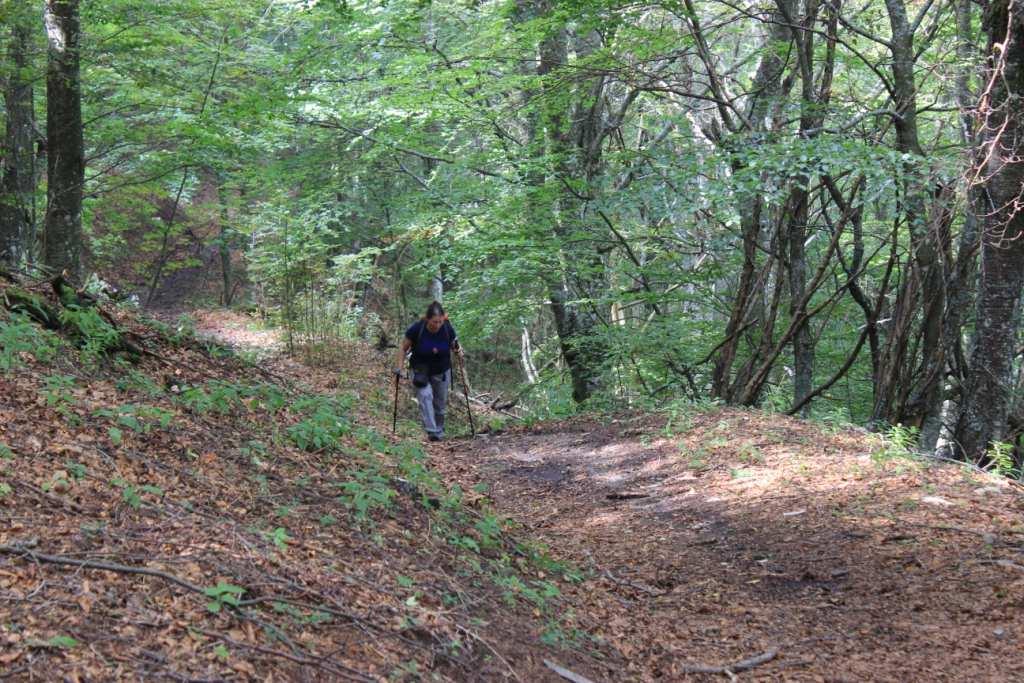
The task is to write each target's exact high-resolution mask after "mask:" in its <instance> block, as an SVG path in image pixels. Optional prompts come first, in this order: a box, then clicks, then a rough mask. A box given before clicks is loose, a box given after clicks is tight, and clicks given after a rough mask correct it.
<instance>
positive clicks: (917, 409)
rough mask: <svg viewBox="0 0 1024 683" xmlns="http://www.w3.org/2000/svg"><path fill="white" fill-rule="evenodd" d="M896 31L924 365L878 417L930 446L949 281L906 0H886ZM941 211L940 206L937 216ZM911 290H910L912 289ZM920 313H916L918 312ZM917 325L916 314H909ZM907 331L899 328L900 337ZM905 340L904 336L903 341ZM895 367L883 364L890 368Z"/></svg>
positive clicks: (898, 101) (899, 131)
mask: <svg viewBox="0 0 1024 683" xmlns="http://www.w3.org/2000/svg"><path fill="white" fill-rule="evenodd" d="M885 7H886V10H887V13H888V16H889V25H890V27H891V30H892V38H891V39H890V50H891V52H892V75H893V78H892V84H893V100H894V104H895V109H896V112H895V113H896V115H895V116H894V117H893V127H894V129H895V131H896V148H897V149H898V150H899V151H900V152H903V153H904V155H906V156H905V157H904V158H905V159H906V161H905V163H904V165H903V183H902V187H901V189H902V197H901V200H902V210H903V215H904V217H905V219H906V223H907V228H908V230H909V232H910V245H911V254H912V262H913V271H912V274H911V277H912V278H915V279H916V280H917V284H918V286H917V287H916V288H911V290H914V291H916V293H917V295H919V296H920V297H921V299H920V303H921V308H920V310H919V311H918V310H917V306H916V305H915V303H916V298H915V299H911V300H910V301H909V302H906V305H908V306H911V307H912V308H913V309H914V310H915V313H917V314H919V316H920V338H921V346H920V358H921V361H920V365H919V366H918V368H917V372H913V373H908V375H907V380H908V382H909V383H908V384H904V385H903V386H900V387H895V388H894V389H895V390H894V391H886V392H884V394H883V395H884V396H886V397H887V400H886V402H884V403H880V404H879V403H876V406H875V415H874V417H875V418H876V419H878V420H884V421H888V422H906V423H909V424H913V425H916V426H919V427H920V428H921V446H922V448H923V449H924V450H932V449H934V447H935V442H936V440H937V439H938V435H939V427H940V417H941V409H942V400H943V378H944V371H945V346H944V344H943V337H942V330H943V313H944V311H945V302H946V296H945V282H944V277H943V274H942V263H941V261H940V259H939V254H940V253H941V244H940V241H941V231H940V230H938V227H939V224H938V223H936V225H935V226H933V229H929V220H928V212H927V209H926V197H927V194H928V189H927V187H926V178H925V171H924V167H923V166H924V165H923V156H924V154H923V152H922V150H921V144H920V140H919V137H918V130H917V87H916V85H915V82H914V66H915V52H914V28H915V27H914V26H912V25H911V24H910V21H909V19H908V18H907V9H906V6H905V5H904V0H885ZM939 213H940V212H939V211H937V212H936V215H938V214H939ZM908 291H910V290H908ZM915 317H916V316H915ZM909 324H913V319H909ZM901 336H903V335H902V334H901V332H900V331H897V334H896V337H901ZM901 341H902V340H901ZM898 350H899V351H900V353H896V354H893V355H892V356H891V357H892V358H893V362H894V363H895V364H898V365H899V366H904V365H906V364H907V363H908V362H909V363H914V362H915V359H914V358H910V359H909V360H908V359H907V358H906V357H904V356H903V355H902V352H903V351H905V350H906V347H905V346H902V345H900V346H899V347H898ZM895 370H896V367H895V366H889V367H886V368H883V369H882V371H883V372H886V373H892V372H894V371H895ZM911 395H912V398H910V400H905V399H900V400H898V401H896V402H895V403H893V402H890V401H889V399H890V398H891V397H893V396H911Z"/></svg>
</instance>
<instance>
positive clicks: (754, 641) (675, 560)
mask: <svg viewBox="0 0 1024 683" xmlns="http://www.w3.org/2000/svg"><path fill="white" fill-rule="evenodd" d="M672 422H674V423H675V425H676V426H675V427H673V426H672ZM434 455H435V460H434V464H435V466H436V467H437V468H438V469H440V470H441V471H442V472H444V473H445V474H446V476H448V477H451V478H453V479H456V480H458V481H461V482H463V486H466V487H468V486H471V485H473V484H476V483H478V482H488V483H490V484H491V494H492V496H493V498H494V500H495V501H496V505H497V506H498V508H499V509H501V510H502V511H503V512H505V513H506V514H508V515H510V516H512V517H513V518H515V519H517V520H519V521H520V522H521V523H522V524H523V525H524V526H525V528H526V529H528V530H529V531H530V533H532V534H533V535H535V536H536V537H538V538H540V539H541V540H543V541H544V542H546V543H547V544H549V545H550V547H551V548H553V549H554V550H555V551H556V554H557V555H558V556H560V557H562V558H564V559H566V560H568V561H571V562H576V563H578V564H579V565H580V566H581V567H583V568H584V569H586V570H587V571H588V572H589V576H590V577H591V578H590V579H589V580H588V581H586V582H585V583H583V584H582V585H580V586H579V587H576V588H573V589H571V593H570V595H569V596H568V597H569V599H570V600H571V601H572V603H573V608H574V609H576V610H577V611H578V612H580V613H583V614H587V615H588V616H589V617H590V620H591V621H594V622H596V623H598V624H599V627H598V629H597V632H596V634H595V635H597V636H598V637H600V638H601V639H603V640H604V641H605V642H607V643H608V644H609V645H610V646H612V647H614V648H616V649H617V650H618V652H619V653H620V654H621V655H622V656H623V657H624V658H625V659H626V660H627V662H628V663H627V665H626V668H625V670H624V671H620V672H617V673H614V674H613V673H610V672H609V674H608V676H609V678H608V680H627V679H628V680H672V681H676V680H687V679H690V678H693V679H698V678H702V677H704V678H707V677H708V675H707V674H695V673H691V672H693V671H695V670H697V669H698V668H699V667H696V666H695V665H702V666H708V665H710V666H716V667H720V668H722V669H723V670H724V669H725V668H727V667H728V665H729V664H732V663H736V662H740V661H742V660H744V659H748V658H750V657H754V656H757V655H759V654H761V653H771V652H778V656H777V657H775V658H774V659H772V660H771V661H768V662H764V663H762V664H759V665H757V666H756V667H755V668H752V669H751V671H749V672H748V673H746V674H744V676H745V677H750V678H752V679H766V680H778V679H785V680H808V681H840V680H850V681H854V680H929V681H933V680H957V681H979V680H992V681H997V680H1007V681H1008V680H1014V679H1015V678H1016V677H1017V675H1018V674H1017V673H1016V672H1019V671H1020V670H1021V668H1022V667H1024V648H1022V647H1021V639H1022V638H1024V609H1022V608H1024V497H1022V494H1021V487H1019V486H1017V485H1013V484H1010V483H1008V482H1006V481H1004V480H1000V479H999V478H997V477H994V476H990V475H987V474H984V473H981V472H979V471H976V470H972V469H970V468H969V467H966V466H958V465H953V464H948V463H937V462H927V463H926V462H923V461H921V460H915V459H910V458H907V457H899V456H896V455H894V454H893V453H892V452H891V448H889V449H888V450H887V447H886V446H884V445H883V443H882V442H881V440H880V439H879V438H878V437H877V436H875V435H872V434H869V433H867V432H864V431H862V430H856V429H843V430H832V431H831V432H830V431H828V430H826V429H824V428H823V427H822V426H820V425H814V424H810V423H807V422H802V421H799V420H795V419H792V418H787V417H784V416H780V415H775V414H765V413H759V412H753V411H742V410H734V409H718V410H713V411H711V412H705V413H693V414H691V415H688V416H682V419H680V416H676V419H675V420H673V421H671V422H669V423H668V424H666V420H665V419H662V418H656V417H653V416H632V417H628V416H626V417H620V418H619V419H616V420H613V421H611V422H610V423H608V424H599V423H596V422H595V421H593V420H583V419H580V420H574V421H571V422H567V423H561V424H548V425H542V426H538V427H535V428H534V429H530V430H519V431H514V432H511V433H505V434H502V435H498V436H494V437H481V438H478V439H477V440H476V441H474V442H472V443H460V444H458V445H457V446H454V445H453V446H448V447H446V448H445V449H444V450H435V451H434ZM719 678H721V676H719Z"/></svg>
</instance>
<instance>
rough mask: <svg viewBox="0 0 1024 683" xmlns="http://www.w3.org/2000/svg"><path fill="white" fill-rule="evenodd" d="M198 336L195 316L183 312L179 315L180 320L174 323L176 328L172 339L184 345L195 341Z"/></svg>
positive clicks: (176, 343) (178, 344)
mask: <svg viewBox="0 0 1024 683" xmlns="http://www.w3.org/2000/svg"><path fill="white" fill-rule="evenodd" d="M195 338H196V321H195V318H193V317H192V316H190V315H188V314H187V313H182V314H181V315H180V316H179V317H178V322H177V323H176V324H175V325H174V330H173V332H172V333H171V337H170V341H171V343H172V344H174V345H176V346H183V345H185V344H188V343H190V342H192V341H194V340H195Z"/></svg>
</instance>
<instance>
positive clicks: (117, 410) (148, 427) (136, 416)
mask: <svg viewBox="0 0 1024 683" xmlns="http://www.w3.org/2000/svg"><path fill="white" fill-rule="evenodd" d="M93 415H94V416H96V417H102V418H106V419H109V420H114V421H115V423H116V424H117V425H118V427H127V428H128V429H130V430H132V431H133V432H135V433H136V434H148V433H150V432H151V431H152V430H153V429H154V428H156V427H159V428H160V429H167V427H169V426H170V424H171V420H172V419H173V418H174V413H172V412H171V411H169V410H165V409H164V408H160V407H158V406H150V405H145V404H135V403H129V404H126V405H121V406H115V407H114V408H100V409H97V410H95V411H93ZM114 431H116V433H117V435H118V436H117V441H118V442H119V441H120V437H121V430H120V429H117V428H116V427H114V428H111V438H112V440H114V434H113V432H114Z"/></svg>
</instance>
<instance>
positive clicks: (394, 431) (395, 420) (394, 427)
mask: <svg viewBox="0 0 1024 683" xmlns="http://www.w3.org/2000/svg"><path fill="white" fill-rule="evenodd" d="M400 379H401V378H400V377H399V376H398V373H395V414H394V417H392V418H391V433H392V434H397V433H398V382H399V380H400Z"/></svg>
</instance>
